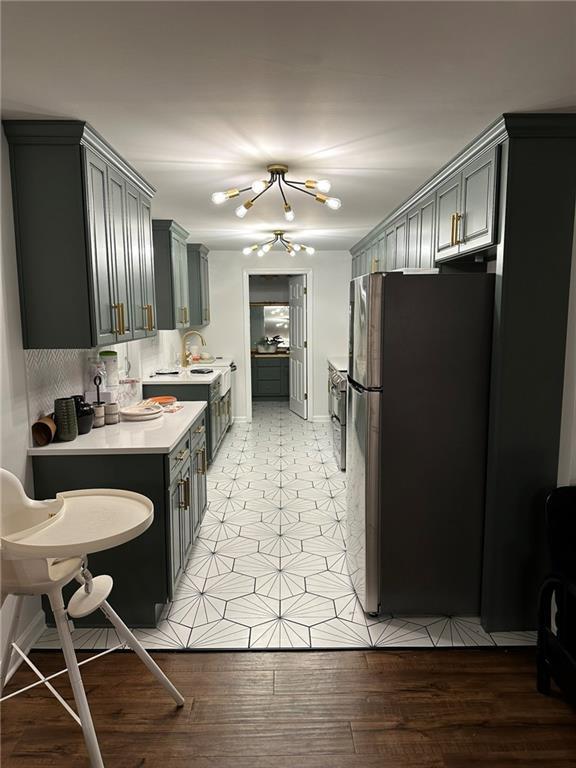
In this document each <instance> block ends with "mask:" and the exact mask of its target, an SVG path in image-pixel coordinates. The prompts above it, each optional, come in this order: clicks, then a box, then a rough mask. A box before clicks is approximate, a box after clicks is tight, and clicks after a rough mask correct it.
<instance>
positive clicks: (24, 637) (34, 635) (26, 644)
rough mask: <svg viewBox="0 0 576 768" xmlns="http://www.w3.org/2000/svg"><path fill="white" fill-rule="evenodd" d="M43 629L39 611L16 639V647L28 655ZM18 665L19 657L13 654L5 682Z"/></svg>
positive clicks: (43, 619)
mask: <svg viewBox="0 0 576 768" xmlns="http://www.w3.org/2000/svg"><path fill="white" fill-rule="evenodd" d="M45 629H46V621H45V616H44V611H43V610H39V611H38V613H37V614H36V615H35V616H34V618H33V619H32V621H30V622H29V623H28V626H27V627H25V628H24V630H23V631H22V632H21V633H20V634H19V635H18V637H17V639H16V645H17V646H18V647H19V648H20V650H22V651H24V653H26V654H28V653H29V652H30V651H31V649H32V648H33V647H34V645H35V644H36V641H37V640H39V639H40V636H41V635H42V632H44V630H45ZM20 664H22V658H21V656H19V655H18V654H17V653H13V654H12V659H11V663H10V668H9V669H8V674H7V676H6V681H8V680H10V678H11V677H12V675H13V674H14V672H16V670H17V669H18V667H19V666H20Z"/></svg>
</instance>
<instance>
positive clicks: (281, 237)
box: [242, 229, 315, 257]
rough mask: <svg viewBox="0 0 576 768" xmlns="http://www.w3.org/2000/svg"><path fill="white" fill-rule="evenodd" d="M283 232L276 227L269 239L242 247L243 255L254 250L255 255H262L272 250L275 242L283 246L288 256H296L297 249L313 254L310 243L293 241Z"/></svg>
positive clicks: (247, 254) (313, 250)
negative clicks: (304, 243) (303, 243)
mask: <svg viewBox="0 0 576 768" xmlns="http://www.w3.org/2000/svg"><path fill="white" fill-rule="evenodd" d="M285 234H286V233H285V232H284V230H282V229H276V230H274V232H273V235H274V237H273V238H272V239H271V240H266V242H264V243H256V244H255V245H248V246H247V247H246V248H243V249H242V253H243V254H244V255H245V256H249V255H250V254H251V253H254V251H256V256H260V257H262V256H265V255H266V254H267V253H268V251H270V250H272V248H273V247H274V246H275V245H276V243H279V244H280V245H282V246H283V247H284V249H285V250H286V252H287V253H288V255H289V256H296V254H297V253H298V251H305V252H306V253H307V254H308V255H309V256H312V255H313V253H314V252H315V249H314V248H312V246H311V245H302V243H293V242H292V240H289V239H288V238H287V237H285Z"/></svg>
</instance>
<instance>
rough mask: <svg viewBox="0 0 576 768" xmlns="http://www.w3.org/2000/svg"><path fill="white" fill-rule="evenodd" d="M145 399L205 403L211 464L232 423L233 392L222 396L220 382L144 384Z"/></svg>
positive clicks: (207, 459)
mask: <svg viewBox="0 0 576 768" xmlns="http://www.w3.org/2000/svg"><path fill="white" fill-rule="evenodd" d="M142 389H143V396H144V397H154V396H155V395H173V396H174V397H176V398H178V400H193V401H205V402H207V403H208V407H207V409H206V413H205V418H206V462H207V464H211V463H212V462H213V461H214V457H215V456H216V453H217V452H218V448H219V447H220V444H221V443H222V440H223V439H224V435H225V434H226V432H227V431H228V428H229V427H230V424H231V423H232V409H231V394H232V392H231V390H228V392H227V393H226V394H225V395H223V396H220V381H219V380H218V381H216V382H214V383H213V384H144V386H143V388H142Z"/></svg>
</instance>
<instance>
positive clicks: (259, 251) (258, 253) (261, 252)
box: [256, 248, 264, 259]
mask: <svg viewBox="0 0 576 768" xmlns="http://www.w3.org/2000/svg"><path fill="white" fill-rule="evenodd" d="M256 256H258V258H259V259H261V258H262V256H264V251H263V250H262V248H259V249H258V250H257V251H256Z"/></svg>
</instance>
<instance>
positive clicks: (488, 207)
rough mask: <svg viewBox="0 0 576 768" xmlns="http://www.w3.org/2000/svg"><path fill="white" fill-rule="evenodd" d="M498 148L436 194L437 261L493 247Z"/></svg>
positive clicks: (467, 166)
mask: <svg viewBox="0 0 576 768" xmlns="http://www.w3.org/2000/svg"><path fill="white" fill-rule="evenodd" d="M497 159H498V147H492V148H491V149H490V150H488V151H487V152H484V153H483V154H481V155H480V156H479V157H477V158H475V159H474V160H472V161H470V162H469V163H467V164H466V165H465V166H464V167H463V168H462V170H461V171H460V172H458V173H456V174H454V175H453V176H452V177H451V178H450V179H448V180H447V181H446V182H445V183H444V184H443V185H442V186H441V187H440V188H439V189H438V191H437V193H436V205H437V218H436V228H437V238H436V261H441V260H444V259H449V258H454V257H455V256H460V255H462V254H464V253H467V252H469V251H475V250H479V249H480V248H486V247H487V246H489V245H492V244H493V243H494V241H495V235H496V227H495V219H496V205H495V199H496V169H497Z"/></svg>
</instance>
